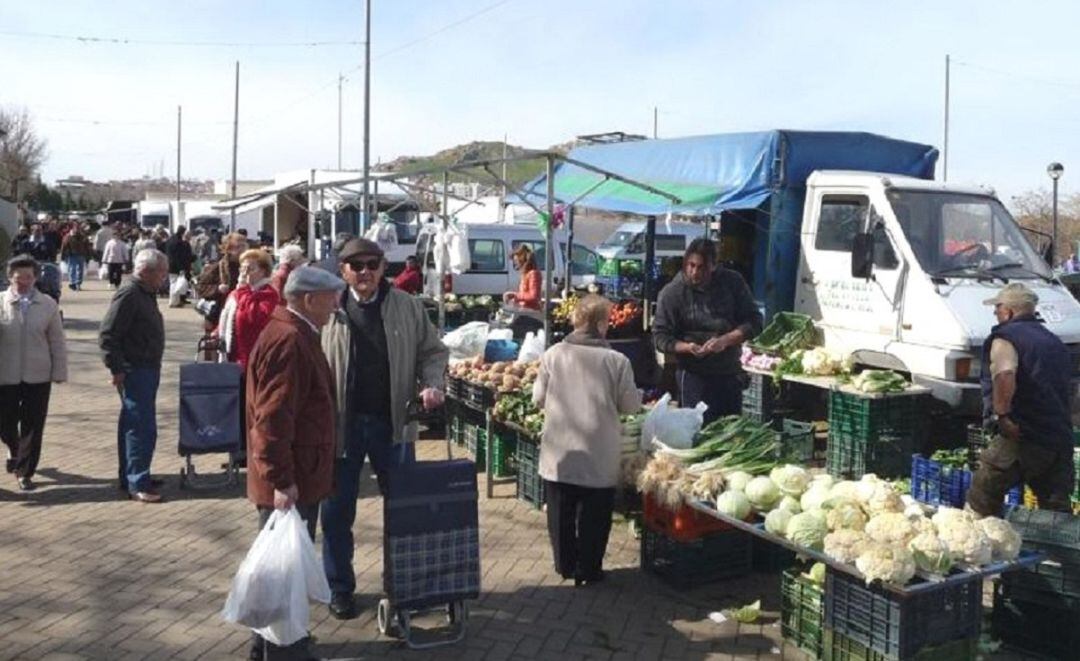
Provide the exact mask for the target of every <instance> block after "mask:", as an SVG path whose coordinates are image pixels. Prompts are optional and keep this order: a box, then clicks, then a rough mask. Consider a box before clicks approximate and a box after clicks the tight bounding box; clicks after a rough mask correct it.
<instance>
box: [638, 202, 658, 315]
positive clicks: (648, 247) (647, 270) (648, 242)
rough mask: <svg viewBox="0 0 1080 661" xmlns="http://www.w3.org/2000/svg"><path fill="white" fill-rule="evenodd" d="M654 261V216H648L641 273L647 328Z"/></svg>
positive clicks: (643, 306)
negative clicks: (643, 278) (643, 277)
mask: <svg viewBox="0 0 1080 661" xmlns="http://www.w3.org/2000/svg"><path fill="white" fill-rule="evenodd" d="M655 260H656V216H648V217H647V218H646V219H645V264H643V267H644V268H642V272H643V273H644V275H645V286H644V287H642V297H643V298H644V299H645V300H644V301H642V306H641V307H642V309H643V310H644V312H645V314H644V318H645V327H646V328H648V327H649V324H650V322H651V321H652V304H651V301H652V294H653V278H652V270H653V269H652V266H653V262H654V261H655Z"/></svg>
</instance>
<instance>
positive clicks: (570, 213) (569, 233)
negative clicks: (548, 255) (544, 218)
mask: <svg viewBox="0 0 1080 661" xmlns="http://www.w3.org/2000/svg"><path fill="white" fill-rule="evenodd" d="M564 213H565V214H566V259H565V260H564V261H565V263H566V284H565V285H563V298H568V297H569V296H570V290H571V289H573V288H574V207H573V206H568V207H565V209H564Z"/></svg>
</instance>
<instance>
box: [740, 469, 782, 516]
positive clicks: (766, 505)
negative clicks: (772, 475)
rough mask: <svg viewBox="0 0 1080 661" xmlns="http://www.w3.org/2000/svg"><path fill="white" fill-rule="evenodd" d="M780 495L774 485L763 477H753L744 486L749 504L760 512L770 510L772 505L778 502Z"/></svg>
mask: <svg viewBox="0 0 1080 661" xmlns="http://www.w3.org/2000/svg"><path fill="white" fill-rule="evenodd" d="M782 495H783V494H781V493H780V489H778V488H777V487H776V484H775V483H774V482H773V481H772V480H770V479H769V478H767V477H765V476H764V475H762V476H760V477H755V478H754V479H752V480H750V481H749V482H747V484H746V497H747V498H749V499H750V504H751V505H753V506H754V507H755V508H756V509H757V510H758V511H761V512H768V511H769V510H771V509H772V508H773V505H775V504H776V503H778V502H780V498H781V496H782Z"/></svg>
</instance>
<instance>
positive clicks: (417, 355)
mask: <svg viewBox="0 0 1080 661" xmlns="http://www.w3.org/2000/svg"><path fill="white" fill-rule="evenodd" d="M338 258H339V259H340V261H341V276H342V277H343V278H344V279H345V282H347V283H348V285H349V286H348V289H347V290H346V291H345V292H344V293H342V294H341V297H340V299H339V302H340V307H339V310H338V311H337V312H336V313H335V314H334V315H333V317H332V318H331V320H330V323H329V324H327V325H326V327H325V328H323V333H322V346H323V351H324V352H325V353H326V358H327V360H328V361H329V363H330V370H331V372H332V373H333V376H334V387H335V389H336V393H337V403H338V409H337V417H336V438H337V461H336V462H335V466H334V485H335V486H334V493H333V495H331V496H330V497H329V498H327V500H326V502H325V503H324V504H323V510H322V528H323V566H324V568H325V569H326V578H327V581H328V582H329V583H330V591H331V594H332V597H331V601H330V612H331V614H332V615H333V616H334V617H336V618H338V619H350V618H352V617H355V616H356V607H355V602H354V598H353V593H354V591H355V589H356V575H355V573H354V571H353V567H352V559H353V548H354V542H353V531H352V527H353V522H354V521H355V519H356V499H357V497H358V496H359V493H360V472H361V470H362V469H363V467H364V461H365V459H366V460H367V461H369V462H370V463H371V466H372V469H373V470H374V472H375V475H376V477H377V478H378V479H379V487H380V490H382V488H383V484H384V479H385V476H386V474H387V473H389V472H391V471H394V470H397V469H399V468H401V467H402V466H405V465H407V464H409V463H411V462H412V461H413V459H414V457H415V454H414V448H413V442H414V441H416V438H417V424H416V422H415V420H412V419H410V418H411V416H410V413H409V409H410V404H412V403H413V402H414V401H417V399H418V397H419V402H418V403H419V404H420V405H422V406H423V407H424V408H425V409H432V408H435V407H437V406H439V405H441V404H442V401H443V393H442V388H443V378H444V375H445V372H446V363H447V359H448V358H449V354H448V352H447V350H446V347H445V346H443V344H442V342H441V341H440V340H439V334H438V331H436V329H435V327H434V326H432V324H431V322H430V321H429V320H428V317H427V314H426V313H425V311H424V308H423V305H421V303H420V302H419V300H418V299H416V298H414V297H412V296H410V295H408V294H406V293H405V292H402V291H400V290H398V289H395V288H393V287H391V286H390V283H389V282H388V281H387V280H386V278H385V277H384V276H385V274H386V259H385V258H384V257H383V251H382V249H381V248H379V245H378V244H377V243H375V242H373V241H369V240H367V239H361V238H356V239H351V240H350V241H349V242H348V243H346V244H345V246H344V247H343V248H342V249H341V252H340V253H339V255H338Z"/></svg>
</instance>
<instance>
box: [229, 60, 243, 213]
mask: <svg viewBox="0 0 1080 661" xmlns="http://www.w3.org/2000/svg"><path fill="white" fill-rule="evenodd" d="M232 121H233V123H232V198H233V199H234V200H235V199H236V145H237V139H238V137H239V134H240V60H237V61H236V89H235V92H234V94H233V120H232ZM229 213H230V215H229V231H230V232H235V231H236V207H235V206H234V207H233V208H232V209H231V210H230V212H229Z"/></svg>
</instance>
